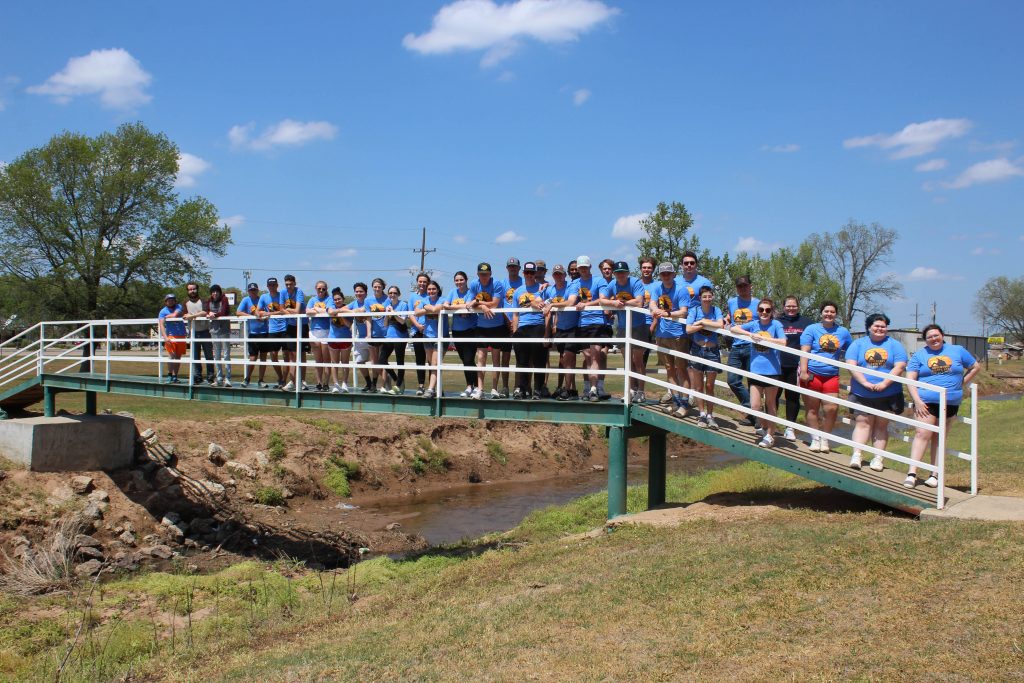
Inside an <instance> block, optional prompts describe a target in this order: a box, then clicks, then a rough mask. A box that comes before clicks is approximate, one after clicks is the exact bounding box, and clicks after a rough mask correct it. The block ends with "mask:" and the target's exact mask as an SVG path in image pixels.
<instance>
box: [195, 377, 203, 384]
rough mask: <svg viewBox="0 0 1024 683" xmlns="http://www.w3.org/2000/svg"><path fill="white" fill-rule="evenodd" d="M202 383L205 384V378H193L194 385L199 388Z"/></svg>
mask: <svg viewBox="0 0 1024 683" xmlns="http://www.w3.org/2000/svg"><path fill="white" fill-rule="evenodd" d="M202 383H203V378H202V377H193V378H192V384H194V385H196V386H198V385H200V384H202Z"/></svg>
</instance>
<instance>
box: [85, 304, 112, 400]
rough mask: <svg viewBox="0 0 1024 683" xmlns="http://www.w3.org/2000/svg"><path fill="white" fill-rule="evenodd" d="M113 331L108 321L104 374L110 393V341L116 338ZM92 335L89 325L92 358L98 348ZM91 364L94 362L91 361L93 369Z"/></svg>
mask: <svg viewBox="0 0 1024 683" xmlns="http://www.w3.org/2000/svg"><path fill="white" fill-rule="evenodd" d="M112 331H113V328H112V327H111V325H110V321H109V320H108V321H107V344H106V347H107V349H106V358H105V362H104V364H103V365H104V367H103V372H104V378H105V379H104V384H106V387H107V391H110V340H111V339H112V338H113V337H114V335H113V334H112ZM92 335H93V332H92V325H89V355H90V356H92V353H93V349H94V348H96V347H95V346H93V341H92ZM91 364H92V361H90V367H91Z"/></svg>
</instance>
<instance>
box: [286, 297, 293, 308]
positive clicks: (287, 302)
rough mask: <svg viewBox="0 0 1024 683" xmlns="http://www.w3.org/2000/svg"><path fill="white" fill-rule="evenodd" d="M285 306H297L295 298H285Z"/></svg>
mask: <svg viewBox="0 0 1024 683" xmlns="http://www.w3.org/2000/svg"><path fill="white" fill-rule="evenodd" d="M284 307H285V308H295V299H285V300H284Z"/></svg>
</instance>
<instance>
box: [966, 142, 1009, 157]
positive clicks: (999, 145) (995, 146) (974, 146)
mask: <svg viewBox="0 0 1024 683" xmlns="http://www.w3.org/2000/svg"><path fill="white" fill-rule="evenodd" d="M1016 146H1017V141H1016V140H1003V141H1002V142H977V141H972V142H969V143H968V144H967V149H968V150H970V151H972V152H998V153H999V154H1009V153H1010V152H1012V151H1013V148H1014V147H1016Z"/></svg>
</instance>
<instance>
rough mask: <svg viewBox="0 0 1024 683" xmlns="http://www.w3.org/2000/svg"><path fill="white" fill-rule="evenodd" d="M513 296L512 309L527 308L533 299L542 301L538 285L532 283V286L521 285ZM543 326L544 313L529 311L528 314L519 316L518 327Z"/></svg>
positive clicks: (542, 296)
mask: <svg viewBox="0 0 1024 683" xmlns="http://www.w3.org/2000/svg"><path fill="white" fill-rule="evenodd" d="M512 296H513V305H512V307H513V308H529V307H530V304H531V303H532V302H533V300H534V299H541V300H543V298H544V295H543V294H541V293H540V285H539V284H538V283H536V282H535V283H533V284H532V285H526V284H524V285H522V286H520V287H517V288H516V291H515V294H513V295H512ZM543 324H544V312H543V311H539V310H536V309H534V310H531V311H529V312H528V313H520V314H519V327H530V326H533V325H543Z"/></svg>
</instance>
